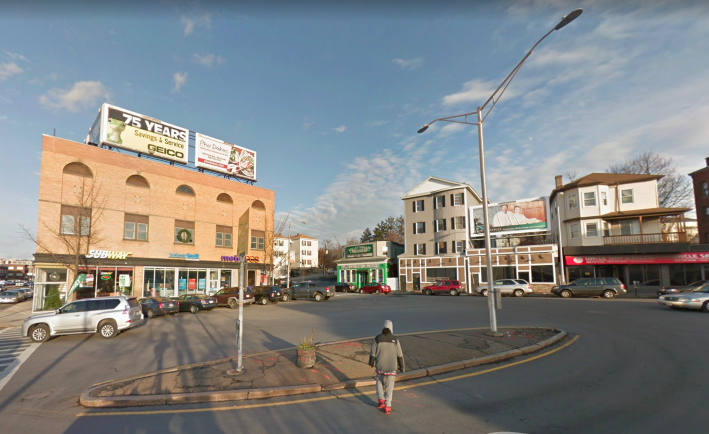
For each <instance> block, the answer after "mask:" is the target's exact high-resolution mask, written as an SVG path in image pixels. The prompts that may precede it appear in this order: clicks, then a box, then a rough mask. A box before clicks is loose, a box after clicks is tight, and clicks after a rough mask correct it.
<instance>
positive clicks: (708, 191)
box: [700, 181, 709, 197]
mask: <svg viewBox="0 0 709 434" xmlns="http://www.w3.org/2000/svg"><path fill="white" fill-rule="evenodd" d="M700 185H701V187H702V197H707V196H709V183H707V182H706V181H702V183H701V184H700Z"/></svg>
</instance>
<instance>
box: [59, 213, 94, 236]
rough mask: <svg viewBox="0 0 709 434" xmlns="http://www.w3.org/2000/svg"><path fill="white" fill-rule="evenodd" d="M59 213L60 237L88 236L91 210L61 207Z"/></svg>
mask: <svg viewBox="0 0 709 434" xmlns="http://www.w3.org/2000/svg"><path fill="white" fill-rule="evenodd" d="M61 212H62V216H61V226H60V231H61V234H62V235H81V236H89V235H90V232H91V209H89V208H80V207H78V206H68V205H62V210H61Z"/></svg>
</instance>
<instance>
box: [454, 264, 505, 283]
mask: <svg viewBox="0 0 709 434" xmlns="http://www.w3.org/2000/svg"><path fill="white" fill-rule="evenodd" d="M451 269H452V270H454V271H455V268H451ZM492 273H493V277H494V278H495V280H499V279H516V278H517V267H492ZM480 279H481V280H482V282H487V267H482V270H481V273H480Z"/></svg>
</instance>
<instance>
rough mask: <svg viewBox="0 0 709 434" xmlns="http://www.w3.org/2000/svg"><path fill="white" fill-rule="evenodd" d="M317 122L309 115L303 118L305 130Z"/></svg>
mask: <svg viewBox="0 0 709 434" xmlns="http://www.w3.org/2000/svg"><path fill="white" fill-rule="evenodd" d="M314 124H315V121H310V119H308V118H307V117H306V118H305V119H303V129H304V130H306V131H307V130H309V129H310V127H312V126H313V125H314Z"/></svg>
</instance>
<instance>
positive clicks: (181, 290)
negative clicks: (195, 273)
mask: <svg viewBox="0 0 709 434" xmlns="http://www.w3.org/2000/svg"><path fill="white" fill-rule="evenodd" d="M178 276H179V279H178V282H177V293H178V295H184V294H187V278H188V270H184V269H183V270H180V272H179V275H178Z"/></svg>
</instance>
